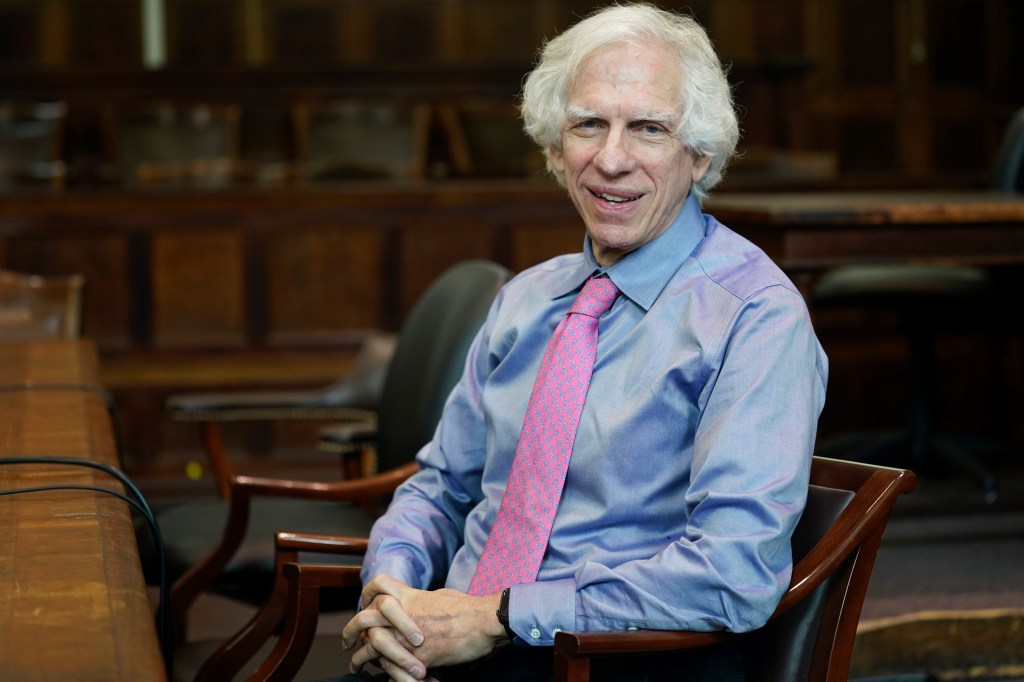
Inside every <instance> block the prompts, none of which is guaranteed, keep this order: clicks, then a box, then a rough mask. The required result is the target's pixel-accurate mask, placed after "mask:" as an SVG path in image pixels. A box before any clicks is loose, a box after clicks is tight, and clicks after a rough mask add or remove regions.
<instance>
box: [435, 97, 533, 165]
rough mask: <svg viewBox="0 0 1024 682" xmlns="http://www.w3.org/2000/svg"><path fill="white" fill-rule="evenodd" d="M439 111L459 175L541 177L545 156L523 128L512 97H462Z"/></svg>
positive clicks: (442, 106)
mask: <svg viewBox="0 0 1024 682" xmlns="http://www.w3.org/2000/svg"><path fill="white" fill-rule="evenodd" d="M437 111H438V119H439V121H440V124H441V128H442V129H443V130H444V133H445V138H446V141H447V143H448V154H449V156H450V157H451V163H452V171H453V175H455V176H456V177H460V178H493V177H507V178H525V177H535V176H537V177H539V176H541V174H542V172H543V170H544V156H543V155H542V154H541V152H540V150H539V149H538V147H537V145H536V144H535V143H534V142H533V141H532V140H531V139H530V138H529V137H528V136H527V135H526V132H525V131H524V130H523V122H522V120H521V119H520V117H519V110H518V109H517V108H516V106H515V104H514V103H513V102H512V101H511V99H498V98H485V97H462V98H457V99H455V100H453V101H449V102H445V103H443V104H440V105H438V108H437Z"/></svg>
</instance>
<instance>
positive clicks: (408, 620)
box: [374, 595, 423, 646]
mask: <svg viewBox="0 0 1024 682" xmlns="http://www.w3.org/2000/svg"><path fill="white" fill-rule="evenodd" d="M374 603H375V605H376V607H377V611H378V612H379V613H381V614H382V615H383V616H384V617H385V618H387V620H388V623H390V624H391V626H392V627H393V628H395V629H396V630H398V632H399V633H401V635H402V636H403V637H405V639H406V640H408V642H409V643H410V644H412V645H413V646H419V645H420V644H423V633H422V632H421V631H420V629H419V627H418V626H417V625H416V622H415V621H414V620H413V619H412V617H411V616H410V615H409V614H408V613H407V612H406V611H405V607H403V606H402V604H401V602H399V601H398V600H397V599H396V598H394V597H392V596H385V595H382V596H380V597H378V598H377V599H376V601H375V602H374Z"/></svg>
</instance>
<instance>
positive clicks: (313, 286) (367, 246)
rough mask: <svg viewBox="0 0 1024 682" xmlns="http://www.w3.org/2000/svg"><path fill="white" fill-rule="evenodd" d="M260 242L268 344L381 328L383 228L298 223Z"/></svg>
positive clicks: (320, 341)
mask: <svg viewBox="0 0 1024 682" xmlns="http://www.w3.org/2000/svg"><path fill="white" fill-rule="evenodd" d="M264 243H265V258H266V272H267V275H266V294H267V318H268V319H267V343H268V344H269V345H271V346H279V345H285V346H288V345H303V344H310V343H313V344H318V345H322V344H324V343H327V342H330V341H332V340H333V341H334V342H338V341H339V340H340V339H343V338H345V337H346V336H347V337H349V338H351V335H352V333H353V332H359V331H366V330H372V329H379V328H381V326H382V325H383V320H382V311H383V309H384V306H383V300H384V292H383V291H382V288H381V282H382V281H383V279H384V277H385V276H386V275H385V273H383V272H382V270H383V269H384V267H385V260H384V249H385V235H384V234H383V232H382V231H381V230H379V229H375V228H373V227H347V228H345V229H344V230H338V229H330V230H325V229H316V228H310V229H303V228H297V229H294V230H288V231H286V232H285V231H282V232H275V233H273V234H268V235H266V237H265V239H264Z"/></svg>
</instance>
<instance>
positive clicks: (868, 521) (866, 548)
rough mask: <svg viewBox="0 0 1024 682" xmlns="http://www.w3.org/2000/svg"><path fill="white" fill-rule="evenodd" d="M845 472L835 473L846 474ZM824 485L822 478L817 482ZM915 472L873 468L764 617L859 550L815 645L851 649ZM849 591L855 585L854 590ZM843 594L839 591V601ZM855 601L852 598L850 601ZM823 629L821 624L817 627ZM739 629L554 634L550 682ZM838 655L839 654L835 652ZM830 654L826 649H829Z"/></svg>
mask: <svg viewBox="0 0 1024 682" xmlns="http://www.w3.org/2000/svg"><path fill="white" fill-rule="evenodd" d="M838 464H839V466H838V467H837V468H838V469H840V470H843V469H845V471H848V472H851V474H850V475H853V473H852V472H854V471H855V470H856V467H858V465H857V464H854V463H845V462H843V463H838ZM845 471H843V472H841V473H842V475H844V476H845V475H846V473H845ZM821 483H823V484H828V481H821ZM915 484H916V477H915V475H914V474H913V472H911V471H906V470H899V471H895V470H888V471H887V472H882V471H875V472H874V473H872V474H871V475H870V477H868V478H867V480H866V481H864V483H863V484H862V485H861V486H860V487H859V490H858V491H857V494H856V495H855V496H854V497H853V499H852V500H851V501H850V503H849V505H847V507H846V508H845V509H844V510H843V511H842V512H841V513H840V515H839V517H838V518H837V519H836V521H835V523H833V524H832V526H831V527H830V528H829V529H828V531H827V532H826V533H825V535H824V536H822V538H821V539H820V540H819V541H818V542H817V543H816V544H815V546H814V547H813V548H812V549H811V550H810V552H808V554H807V555H806V556H805V557H804V558H803V559H802V560H801V561H799V562H798V563H797V564H796V566H794V568H793V576H792V579H791V581H790V586H789V589H787V590H786V592H785V593H784V594H783V596H782V599H781V600H780V601H779V604H778V606H777V607H776V609H775V611H774V613H772V615H771V617H770V618H769V619H768V620H769V622H771V621H774V620H776V619H777V618H779V617H780V616H782V615H783V614H784V613H786V612H787V611H789V610H790V609H792V608H793V607H794V606H796V605H797V604H799V603H800V602H801V601H803V600H804V599H806V598H807V597H808V596H809V595H810V594H811V593H812V592H813V591H814V590H815V589H817V588H818V587H819V586H820V585H821V584H822V583H824V582H825V581H826V580H827V579H828V578H829V577H831V576H832V575H833V573H835V572H836V571H838V570H841V569H842V568H843V566H844V564H846V563H847V561H848V560H849V559H850V557H851V556H852V555H855V554H858V553H859V554H860V555H863V558H864V559H866V560H867V561H866V566H865V564H861V566H865V567H864V568H862V569H861V570H860V572H859V573H857V574H856V575H854V576H853V578H852V580H856V581H860V585H859V590H860V599H859V601H857V600H856V599H850V600H849V602H850V603H839V604H828V605H827V606H826V612H825V615H824V619H825V620H828V621H829V623H830V625H829V630H830V631H834V632H835V635H834V639H835V640H836V641H835V644H836V646H833V644H834V642H833V641H828V642H823V643H822V644H821V645H820V646H822V647H825V648H827V649H829V650H831V649H835V650H836V651H840V650H842V649H844V647H843V646H839V645H838V644H839V640H842V641H843V642H844V643H845V642H847V641H848V643H849V645H850V648H852V644H853V637H854V636H855V634H856V627H857V622H858V620H859V618H860V609H861V605H862V604H863V591H864V590H866V587H867V580H868V578H869V577H870V570H871V565H872V563H873V560H874V555H875V554H876V553H877V551H878V546H879V544H880V543H881V539H882V533H883V531H884V530H885V522H886V520H887V518H888V514H889V512H890V511H891V510H892V507H893V506H894V505H895V504H896V500H897V499H898V498H899V496H900V495H902V494H903V493H905V492H908V491H910V490H912V489H913V488H914V485H915ZM854 591H855V592H856V591H857V590H854ZM845 600H846V595H845V594H844V595H841V596H840V601H841V602H842V601H845ZM853 602H856V603H853ZM823 630H824V628H823ZM744 634H745V633H731V632H725V631H718V632H688V631H679V632H673V631H661V630H644V631H630V632H559V633H557V634H556V635H555V644H554V647H555V680H556V682H585V681H587V680H589V679H590V657H592V656H606V655H613V654H653V653H664V652H671V651H682V650H687V649H695V648H701V647H706V646H710V645H713V644H718V643H720V642H724V641H728V640H732V639H735V638H737V637H742V636H743V635H744ZM837 655H838V656H844V654H842V653H839V654H837ZM830 656H831V654H830ZM833 665H834V666H835V667H844V668H845V669H848V668H849V652H846V654H845V657H844V659H843V660H839V659H837V660H836V661H834V662H832V661H830V662H829V666H830V667H832V666H833Z"/></svg>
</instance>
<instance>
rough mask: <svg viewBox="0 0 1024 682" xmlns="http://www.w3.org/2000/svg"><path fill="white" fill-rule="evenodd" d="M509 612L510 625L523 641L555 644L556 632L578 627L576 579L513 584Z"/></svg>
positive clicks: (532, 644) (536, 643)
mask: <svg viewBox="0 0 1024 682" xmlns="http://www.w3.org/2000/svg"><path fill="white" fill-rule="evenodd" d="M508 613H509V625H510V626H511V628H512V630H514V631H515V633H516V634H517V635H518V636H519V639H521V640H522V641H523V643H525V644H528V645H530V646H551V645H553V644H554V643H555V633H556V632H559V631H560V630H567V631H570V632H571V631H573V630H575V629H576V580H575V579H573V578H565V579H563V580H550V581H545V582H536V583H524V584H522V585H513V586H512V590H511V592H509V600H508Z"/></svg>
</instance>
